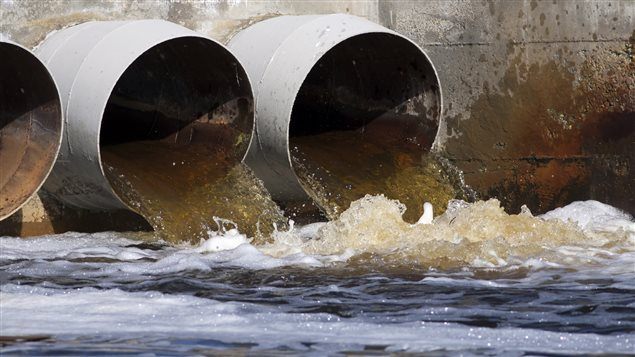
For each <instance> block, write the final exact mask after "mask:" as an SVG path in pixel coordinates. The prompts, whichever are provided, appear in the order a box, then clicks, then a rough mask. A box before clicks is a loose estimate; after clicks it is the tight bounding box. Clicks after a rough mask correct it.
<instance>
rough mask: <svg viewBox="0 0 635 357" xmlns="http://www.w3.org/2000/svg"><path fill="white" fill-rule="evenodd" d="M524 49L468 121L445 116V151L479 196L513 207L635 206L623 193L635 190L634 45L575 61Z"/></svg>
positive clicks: (482, 97)
mask: <svg viewBox="0 0 635 357" xmlns="http://www.w3.org/2000/svg"><path fill="white" fill-rule="evenodd" d="M524 51H525V49H524V48H520V49H519V51H517V54H516V55H515V56H512V57H511V58H512V60H511V61H510V65H509V66H508V67H507V71H506V73H505V75H504V77H503V79H502V80H501V81H500V82H499V83H497V84H496V85H495V86H494V85H489V84H487V83H486V84H485V85H484V88H483V94H482V95H480V96H479V97H478V98H477V99H476V100H475V101H474V103H473V104H472V105H471V107H470V108H469V109H468V110H467V113H470V114H469V115H470V117H469V118H463V117H461V116H457V117H454V118H448V130H449V131H454V132H460V133H461V135H459V136H458V137H457V136H455V137H452V138H450V139H449V140H448V142H447V145H446V152H445V153H444V154H445V155H447V156H448V157H449V158H450V159H451V160H452V161H453V162H454V163H455V164H456V165H457V166H458V167H459V168H460V169H462V170H463V171H464V172H465V180H466V183H467V184H469V185H471V186H472V187H473V188H474V189H476V190H477V191H478V192H479V193H480V194H481V195H482V196H483V198H485V197H498V198H500V199H501V200H502V202H503V204H504V205H505V208H506V209H508V210H509V211H511V212H517V211H518V210H519V209H520V206H521V205H522V204H527V205H528V206H529V208H530V209H532V211H534V212H537V213H540V212H545V211H547V210H550V209H552V208H554V207H557V206H562V205H564V204H567V203H569V202H571V201H574V200H584V199H597V200H600V201H603V202H607V203H609V204H612V205H615V206H617V207H620V208H622V209H625V210H627V211H630V212H633V211H635V200H634V199H633V195H625V194H624V192H633V190H634V189H635V175H634V174H633V170H634V168H635V160H634V155H635V154H634V151H635V76H634V75H633V73H635V64H634V62H633V58H632V43H627V44H625V45H624V47H623V48H621V49H620V50H616V51H605V50H603V51H600V50H597V51H594V53H589V54H586V56H585V58H586V59H585V61H584V62H582V63H581V64H576V63H574V62H567V61H564V60H558V61H555V60H553V61H550V62H546V63H538V62H534V63H525V60H524V59H526V58H527V56H525V53H524ZM558 51H559V52H560V54H559V56H561V57H564V58H573V55H572V54H570V53H563V52H567V49H566V48H565V47H564V46H562V47H561V48H560V49H559V50H558Z"/></svg>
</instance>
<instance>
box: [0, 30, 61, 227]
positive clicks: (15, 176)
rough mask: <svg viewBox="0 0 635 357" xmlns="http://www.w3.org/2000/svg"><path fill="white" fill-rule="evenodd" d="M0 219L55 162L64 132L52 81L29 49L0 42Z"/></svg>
mask: <svg viewBox="0 0 635 357" xmlns="http://www.w3.org/2000/svg"><path fill="white" fill-rule="evenodd" d="M0 58H2V65H1V66H0V218H2V217H4V216H6V215H8V214H10V213H11V212H13V211H14V210H15V209H16V208H17V207H19V206H20V205H21V204H22V203H24V202H25V201H26V200H27V199H28V198H29V197H30V196H31V195H32V194H33V193H34V192H35V191H36V190H37V188H38V187H39V186H40V185H41V184H42V182H43V181H44V179H45V178H46V176H47V174H48V172H49V171H50V168H51V166H52V165H53V164H54V161H55V158H56V154H57V148H58V145H59V140H60V136H61V135H62V109H61V106H60V102H59V94H58V92H57V88H56V87H55V82H54V81H53V79H52V78H51V76H50V74H49V72H48V71H47V70H46V68H45V67H44V65H43V64H42V63H41V62H40V61H38V60H37V58H36V57H35V56H34V55H33V54H31V53H30V52H28V51H26V50H24V49H22V48H20V47H18V46H15V45H12V44H9V43H2V42H0Z"/></svg>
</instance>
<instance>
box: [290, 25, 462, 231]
mask: <svg viewBox="0 0 635 357" xmlns="http://www.w3.org/2000/svg"><path fill="white" fill-rule="evenodd" d="M440 110H441V94H440V89H439V87H438V81H437V78H436V74H435V72H434V69H433V67H432V65H431V64H430V62H429V61H428V60H427V58H426V57H425V55H423V53H421V51H420V50H419V49H418V48H417V47H416V46H415V45H413V44H412V43H410V42H409V41H408V40H406V39H403V38H401V37H398V36H395V35H391V34H379V33H373V34H365V35H359V36H356V37H353V38H350V39H348V40H346V41H343V42H342V43H340V44H338V45H337V46H335V47H334V48H333V49H331V50H330V51H328V52H327V53H326V54H325V55H324V56H323V57H322V58H321V59H320V60H319V61H318V62H317V63H316V65H315V66H314V67H313V69H312V70H311V72H310V73H309V75H308V76H307V78H306V79H305V81H304V83H303V85H302V87H301V89H300V91H299V93H298V95H297V97H296V100H295V103H294V107H293V112H292V116H291V124H290V134H289V142H290V151H291V159H292V162H293V166H294V171H295V173H296V175H297V176H298V178H299V179H300V182H301V184H302V185H303V187H304V188H305V190H306V191H307V192H308V193H309V195H310V196H311V197H312V198H313V199H314V200H315V201H316V202H317V204H318V205H319V206H320V207H321V208H322V210H323V211H324V213H325V214H326V215H327V216H328V217H329V218H331V219H334V218H336V217H337V216H338V215H339V213H341V212H342V211H343V210H345V209H346V208H348V206H349V204H350V202H352V201H354V200H356V199H359V198H360V197H363V196H364V195H365V194H386V195H387V196H388V197H390V198H394V199H399V200H400V201H401V202H402V203H404V204H406V206H407V208H408V211H407V212H406V214H405V216H404V218H405V219H406V220H408V221H411V222H413V221H416V220H417V219H418V217H419V216H420V215H421V214H422V207H421V206H422V203H423V202H424V201H429V202H431V203H433V205H435V207H439V208H441V209H442V210H444V208H445V206H446V205H447V201H448V200H449V199H451V198H454V197H455V196H456V195H457V189H456V188H455V186H454V185H453V184H452V181H451V180H450V178H449V177H448V172H447V170H445V168H444V166H443V165H442V164H441V163H440V162H439V161H438V160H436V159H435V157H433V156H431V155H429V152H430V148H431V146H432V144H433V142H434V139H435V137H436V133H437V130H438V123H439V117H440Z"/></svg>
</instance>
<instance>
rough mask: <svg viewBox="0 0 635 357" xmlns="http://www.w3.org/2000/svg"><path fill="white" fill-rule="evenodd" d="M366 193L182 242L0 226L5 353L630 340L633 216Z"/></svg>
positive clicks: (496, 346)
mask: <svg viewBox="0 0 635 357" xmlns="http://www.w3.org/2000/svg"><path fill="white" fill-rule="evenodd" d="M403 209H404V208H403V206H402V205H400V204H399V203H398V202H395V201H392V200H389V199H386V198H385V197H383V196H367V197H365V198H363V199H361V200H359V201H356V202H354V203H353V204H352V205H351V208H350V209H349V210H347V211H346V212H344V213H343V214H342V216H341V217H340V218H339V219H338V220H336V221H333V222H329V223H315V224H312V225H308V226H304V227H292V228H291V229H289V230H284V231H276V232H275V233H274V241H273V243H269V244H265V245H261V246H255V245H252V244H251V243H250V239H249V238H248V237H246V236H244V235H242V234H240V232H239V231H237V230H233V229H232V230H229V231H227V232H224V233H222V234H219V233H210V238H209V239H207V240H205V241H202V242H201V243H200V244H199V245H195V246H172V245H168V244H165V243H162V242H156V241H151V240H147V239H146V238H148V237H146V236H144V235H141V234H138V233H129V234H128V233H112V232H104V233H97V234H80V233H67V234H61V235H50V236H42V237H38V238H34V239H20V238H13V237H3V238H2V239H0V282H1V284H2V286H1V288H0V312H1V318H0V335H2V336H3V337H2V339H1V340H0V343H2V344H3V347H2V351H3V353H11V352H23V353H24V352H26V353H31V354H41V353H44V352H47V353H49V352H54V353H58V354H94V353H104V354H115V353H124V354H125V353H132V354H135V353H146V352H152V353H156V354H159V355H170V354H180V353H193V354H206V353H213V352H214V351H216V352H218V351H219V350H229V351H254V352H255V353H258V351H260V352H262V353H264V352H276V353H277V352H285V351H286V352H289V351H296V352H298V351H301V352H305V353H316V354H324V353H336V352H340V353H345V352H355V351H357V352H362V353H388V352H396V351H437V352H439V353H443V354H464V353H468V354H469V353H485V354H488V353H508V354H512V355H517V354H524V353H529V354H532V353H536V354H545V353H554V354H573V353H585V354H586V353H633V351H635V335H634V332H635V222H634V221H633V218H632V217H630V216H629V215H627V214H625V213H623V212H621V211H619V210H617V209H615V208H613V207H610V206H607V205H604V204H602V203H599V202H596V201H586V202H575V203H572V204H570V205H568V206H566V207H562V208H559V209H556V210H554V211H551V212H549V213H547V214H545V215H542V216H539V217H534V216H533V215H531V213H530V212H528V211H527V210H524V212H523V213H521V214H519V215H508V214H506V213H505V212H504V211H503V210H502V209H501V208H500V206H499V203H498V201H496V200H489V201H480V202H477V203H474V204H467V203H465V202H462V201H453V202H451V203H450V205H449V209H448V210H447V212H446V213H445V214H444V215H442V216H439V217H436V218H435V219H434V221H433V222H432V223H431V224H419V225H412V224H408V223H406V222H404V221H403V220H402V219H401V214H402V213H403Z"/></svg>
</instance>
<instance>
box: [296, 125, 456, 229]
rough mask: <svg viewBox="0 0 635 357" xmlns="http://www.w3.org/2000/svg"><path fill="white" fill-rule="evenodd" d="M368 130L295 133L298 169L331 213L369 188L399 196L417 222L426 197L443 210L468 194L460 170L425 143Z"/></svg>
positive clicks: (373, 192)
mask: <svg viewBox="0 0 635 357" xmlns="http://www.w3.org/2000/svg"><path fill="white" fill-rule="evenodd" d="M363 130H364V129H358V130H355V131H331V132H327V133H322V134H318V135H310V136H299V137H294V138H292V139H291V143H292V149H291V154H292V160H293V165H294V168H295V172H296V174H297V175H298V178H299V179H300V182H301V184H302V185H303V187H304V188H305V190H306V191H307V193H309V195H310V196H311V198H312V199H314V200H315V202H316V203H317V204H318V205H319V206H320V207H321V208H322V209H323V211H324V213H325V215H326V216H327V217H328V218H329V219H336V218H337V217H338V216H339V215H340V214H341V213H342V212H344V211H345V210H346V209H347V208H348V207H349V205H350V203H351V202H353V201H355V200H357V199H359V198H362V197H364V195H366V194H371V195H378V194H385V195H386V196H387V197H389V198H392V199H398V200H399V201H400V202H402V203H403V204H404V205H405V206H406V207H407V210H406V212H405V213H404V219H405V220H406V221H407V222H411V223H414V222H416V221H417V219H418V218H419V217H420V216H421V214H422V213H423V206H422V204H423V202H426V201H427V202H430V203H432V204H433V206H434V207H435V209H436V212H435V213H439V214H440V213H443V211H445V207H446V206H447V202H448V201H449V200H450V199H453V198H461V199H464V198H466V195H465V193H464V190H463V189H462V188H461V185H460V183H459V182H458V178H457V176H456V175H454V174H453V173H451V172H450V171H449V170H448V169H447V165H445V164H444V163H443V162H442V161H440V160H439V159H438V158H437V156H436V155H434V154H430V153H427V152H426V150H424V149H422V148H421V144H420V143H414V142H409V141H408V139H407V138H405V137H404V136H398V137H397V136H392V137H390V136H389V137H388V139H386V135H373V134H372V132H370V131H366V132H364V131H363ZM389 134H390V133H389Z"/></svg>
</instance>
